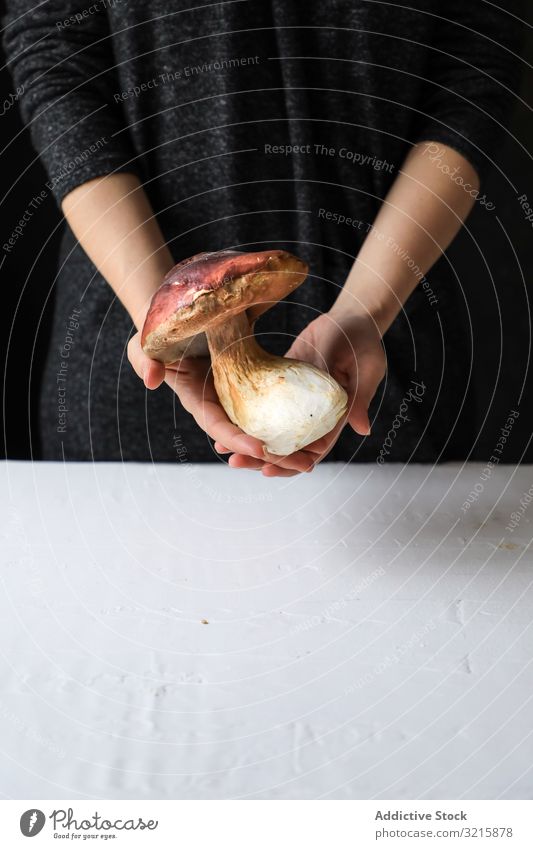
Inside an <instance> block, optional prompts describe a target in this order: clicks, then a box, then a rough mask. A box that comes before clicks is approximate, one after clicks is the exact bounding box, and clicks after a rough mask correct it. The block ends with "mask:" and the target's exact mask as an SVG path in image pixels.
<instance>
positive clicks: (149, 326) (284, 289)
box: [141, 250, 307, 363]
mask: <svg viewBox="0 0 533 849" xmlns="http://www.w3.org/2000/svg"><path fill="white" fill-rule="evenodd" d="M306 276H307V265H306V263H305V262H303V260H301V259H299V258H298V257H296V256H293V255H292V254H290V253H287V252H286V251H278V250H272V251H259V252H258V253H242V252H239V251H217V252H214V253H201V254H196V256H193V257H190V259H186V260H183V261H182V262H180V263H178V265H175V266H174V268H172V269H171V270H170V271H169V272H168V274H167V275H166V277H165V279H164V280H163V283H162V284H161V286H160V287H159V289H158V290H157V292H156V293H155V294H154V296H153V298H152V302H151V304H150V309H149V310H148V315H147V316H146V321H145V322H144V327H143V330H142V336H141V344H142V347H143V350H144V351H145V353H146V354H148V356H149V357H152V359H155V360H159V361H161V362H164V363H172V362H175V361H176V360H177V359H179V357H180V356H182V355H183V353H185V354H186V355H188V356H195V355H198V354H199V353H206V351H205V350H199V348H198V344H197V339H196V338H195V337H197V336H198V334H201V333H203V332H204V331H205V330H206V329H208V328H209V327H210V326H213V325H215V324H219V323H222V322H223V321H225V320H226V319H227V318H229V317H230V316H232V315H237V314H238V313H240V312H243V311H244V310H247V311H248V317H249V319H250V322H253V321H255V319H256V318H258V316H259V315H261V313H263V312H265V311H266V310H267V309H269V308H270V307H272V306H273V305H274V304H275V303H277V302H278V301H280V300H281V299H282V298H284V297H285V295H288V294H289V292H292V291H293V290H294V289H296V288H297V287H298V286H299V285H300V284H301V283H303V281H304V280H305V278H306Z"/></svg>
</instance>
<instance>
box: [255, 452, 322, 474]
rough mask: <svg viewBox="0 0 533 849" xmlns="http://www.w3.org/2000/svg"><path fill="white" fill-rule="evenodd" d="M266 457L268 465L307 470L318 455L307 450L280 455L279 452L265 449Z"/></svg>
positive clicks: (295, 470) (296, 470) (297, 470)
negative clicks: (273, 452)
mask: <svg viewBox="0 0 533 849" xmlns="http://www.w3.org/2000/svg"><path fill="white" fill-rule="evenodd" d="M264 459H265V460H266V461H267V464H268V465H272V466H277V467H278V468H280V469H289V470H291V471H294V472H307V471H309V468H310V467H311V466H313V465H314V463H315V461H316V456H315V455H314V454H312V453H310V452H308V451H307V450H305V451H295V452H294V454H287V455H286V456H285V457H278V456H277V454H269V453H268V452H267V451H265V454H264Z"/></svg>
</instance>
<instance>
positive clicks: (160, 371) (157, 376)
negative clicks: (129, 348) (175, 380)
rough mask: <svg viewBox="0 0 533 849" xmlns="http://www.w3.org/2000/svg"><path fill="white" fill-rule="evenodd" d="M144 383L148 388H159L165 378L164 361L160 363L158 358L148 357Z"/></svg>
mask: <svg viewBox="0 0 533 849" xmlns="http://www.w3.org/2000/svg"><path fill="white" fill-rule="evenodd" d="M143 379H144V385H145V386H146V388H147V389H157V388H158V387H159V386H161V384H162V383H163V381H164V379H165V366H164V365H163V363H158V362H157V360H151V359H150V358H149V357H146V363H145V366H144V374H143Z"/></svg>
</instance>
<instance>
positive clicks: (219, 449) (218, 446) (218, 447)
mask: <svg viewBox="0 0 533 849" xmlns="http://www.w3.org/2000/svg"><path fill="white" fill-rule="evenodd" d="M213 447H214V449H215V451H216V452H217V454H231V449H230V448H226V446H225V445H222V443H221V442H215V444H214V446H213Z"/></svg>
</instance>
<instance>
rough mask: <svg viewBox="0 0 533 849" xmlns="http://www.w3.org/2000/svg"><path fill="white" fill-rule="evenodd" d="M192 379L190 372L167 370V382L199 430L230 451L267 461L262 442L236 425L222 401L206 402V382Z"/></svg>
mask: <svg viewBox="0 0 533 849" xmlns="http://www.w3.org/2000/svg"><path fill="white" fill-rule="evenodd" d="M190 378H191V374H190V373H186V374H185V375H184V374H183V373H181V372H170V371H167V373H166V376H165V383H167V384H168V385H169V386H170V387H171V388H172V389H173V390H174V391H175V392H176V394H177V395H178V397H179V399H180V401H181V403H182V404H183V406H184V408H185V409H186V410H187V412H188V413H190V414H191V416H192V417H193V418H194V420H195V421H196V423H197V424H198V425H199V427H201V428H202V430H204V431H205V432H206V433H207V434H208V435H209V436H210V437H211V439H213V440H214V441H215V442H220V443H221V444H222V445H225V446H227V448H229V450H230V451H232V452H235V453H236V454H247V455H248V456H250V457H255V458H256V459H258V460H263V459H264V454H263V444H262V442H260V440H259V439H255V438H254V437H253V436H247V435H246V434H244V433H243V432H242V430H240V428H238V427H237V426H236V425H234V424H232V423H231V422H230V420H229V419H228V417H227V415H226V413H225V412H224V409H223V408H222V406H221V405H220V404H219V403H218V402H216V401H211V400H206V393H204V386H205V383H204V384H202V382H201V381H199V380H194V379H190ZM193 378H194V375H193ZM207 397H208V396H207Z"/></svg>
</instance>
